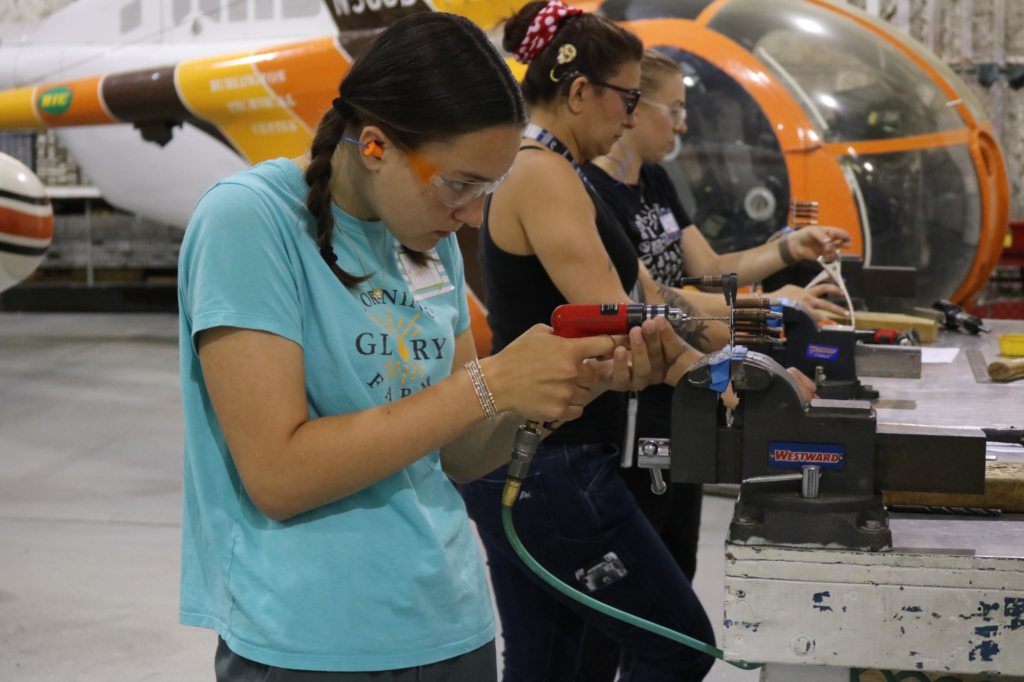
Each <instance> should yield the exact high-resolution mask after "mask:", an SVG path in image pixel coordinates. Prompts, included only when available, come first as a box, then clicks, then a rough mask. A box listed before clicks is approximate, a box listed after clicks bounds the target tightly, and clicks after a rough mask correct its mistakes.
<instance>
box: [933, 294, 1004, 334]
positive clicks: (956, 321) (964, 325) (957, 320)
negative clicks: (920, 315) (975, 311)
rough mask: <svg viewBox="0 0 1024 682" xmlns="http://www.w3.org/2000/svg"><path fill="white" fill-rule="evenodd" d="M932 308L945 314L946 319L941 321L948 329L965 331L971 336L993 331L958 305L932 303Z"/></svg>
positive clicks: (941, 302) (943, 302)
mask: <svg viewBox="0 0 1024 682" xmlns="http://www.w3.org/2000/svg"><path fill="white" fill-rule="evenodd" d="M932 308H934V309H935V310H937V311H939V312H940V313H942V314H943V316H944V317H943V319H942V320H941V324H943V325H945V326H946V329H963V330H964V331H966V332H968V333H971V334H977V333H978V332H985V333H986V334H987V333H989V332H990V331H991V330H990V329H989V328H988V327H986V326H985V325H984V323H982V321H981V319H980V318H977V317H975V316H974V315H968V314H967V313H966V312H964V309H963V308H961V307H960V306H958V305H957V304H956V303H951V302H950V301H936V302H935V303H932Z"/></svg>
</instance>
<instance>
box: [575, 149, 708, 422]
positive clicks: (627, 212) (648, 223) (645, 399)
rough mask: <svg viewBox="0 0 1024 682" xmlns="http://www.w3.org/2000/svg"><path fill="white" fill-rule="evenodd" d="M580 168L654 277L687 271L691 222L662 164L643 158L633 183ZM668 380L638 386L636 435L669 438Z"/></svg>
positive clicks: (673, 279)
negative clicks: (685, 256)
mask: <svg viewBox="0 0 1024 682" xmlns="http://www.w3.org/2000/svg"><path fill="white" fill-rule="evenodd" d="M583 172H584V173H585V174H586V176H587V178H588V179H589V180H590V182H591V183H593V185H594V188H595V189H596V190H597V192H598V194H600V195H601V198H602V199H604V200H605V202H606V203H607V204H608V206H609V207H610V208H611V210H612V211H613V212H614V213H615V215H616V216H618V218H619V222H620V223H622V226H623V227H625V228H626V233H627V234H628V235H629V239H630V241H631V242H633V247H634V248H635V249H636V251H637V253H638V254H639V256H640V260H641V261H642V262H643V264H644V265H646V266H647V269H648V270H650V272H651V276H652V277H653V278H654V281H656V282H661V283H662V284H667V285H668V286H673V287H674V286H678V285H679V284H678V283H679V280H680V279H681V278H682V277H685V276H686V268H685V264H684V263H683V244H682V241H681V238H682V235H683V232H682V231H683V230H685V229H686V228H687V227H688V226H689V225H690V216H688V215H687V214H686V209H684V208H683V205H682V203H681V202H680V201H679V195H678V194H677V193H676V188H675V185H673V184H672V180H671V178H669V176H668V173H667V172H665V169H664V168H662V167H661V166H659V165H657V164H653V163H645V164H644V165H643V166H642V167H641V168H640V182H639V183H638V184H636V185H627V184H625V183H620V182H618V181H616V180H615V179H614V178H612V177H611V176H610V175H608V174H607V173H605V172H604V171H603V170H601V169H600V168H598V167H597V166H595V165H594V164H592V163H588V164H587V165H586V166H584V167H583ZM674 390H675V389H674V388H673V387H672V386H669V385H667V384H657V385H655V386H649V387H648V388H646V389H644V390H643V391H640V394H639V398H638V402H637V415H636V435H637V437H638V438H669V437H671V435H672V392H673V391H674Z"/></svg>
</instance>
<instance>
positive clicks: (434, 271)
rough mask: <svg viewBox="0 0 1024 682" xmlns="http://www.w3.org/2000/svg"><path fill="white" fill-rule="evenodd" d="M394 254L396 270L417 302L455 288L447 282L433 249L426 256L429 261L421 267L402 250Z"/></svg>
mask: <svg viewBox="0 0 1024 682" xmlns="http://www.w3.org/2000/svg"><path fill="white" fill-rule="evenodd" d="M395 254H396V255H397V256H398V269H399V270H400V271H401V272H402V279H404V280H405V283H406V284H408V285H409V289H410V290H411V291H412V293H413V297H414V298H415V299H416V300H417V301H421V300H423V299H425V298H430V297H432V296H437V295H438V294H444V293H447V292H449V291H455V286H454V285H453V284H452V283H451V282H450V281H449V280H448V274H447V273H446V272H445V271H444V265H442V264H441V260H440V259H439V258H438V257H437V253H435V252H434V250H433V249H431V250H430V251H429V252H428V254H427V255H428V256H429V260H428V261H427V262H426V263H424V264H422V265H420V264H419V263H417V262H415V261H414V260H413V259H412V258H410V257H409V254H408V253H406V252H405V250H404V249H401V248H399V249H398V250H396V251H395Z"/></svg>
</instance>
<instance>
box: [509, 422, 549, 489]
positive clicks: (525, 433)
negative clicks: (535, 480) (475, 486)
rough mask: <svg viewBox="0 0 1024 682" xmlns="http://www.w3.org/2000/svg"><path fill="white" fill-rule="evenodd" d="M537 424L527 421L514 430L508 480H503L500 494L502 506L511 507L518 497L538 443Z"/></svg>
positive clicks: (538, 430) (538, 431) (538, 432)
mask: <svg viewBox="0 0 1024 682" xmlns="http://www.w3.org/2000/svg"><path fill="white" fill-rule="evenodd" d="M537 426H538V424H537V422H533V421H528V422H526V423H525V424H523V425H522V426H520V427H519V430H518V431H516V438H515V441H513V443H512V461H511V462H510V463H509V465H508V480H506V481H505V490H504V492H502V494H501V504H502V506H505V507H511V506H512V505H513V504H515V503H516V499H517V498H518V497H519V489H520V488H522V486H523V479H524V478H526V474H527V472H529V471H530V463H531V462H532V461H533V456H534V455H535V454H537V446H538V445H540V429H538V428H537Z"/></svg>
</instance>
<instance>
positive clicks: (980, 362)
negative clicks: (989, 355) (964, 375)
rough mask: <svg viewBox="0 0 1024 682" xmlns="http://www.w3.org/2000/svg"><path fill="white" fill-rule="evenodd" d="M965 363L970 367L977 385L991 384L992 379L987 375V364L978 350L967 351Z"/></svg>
mask: <svg viewBox="0 0 1024 682" xmlns="http://www.w3.org/2000/svg"><path fill="white" fill-rule="evenodd" d="M967 362H969V363H970V365H971V371H972V372H973V373H974V381H975V382H976V383H979V384H991V383H992V377H991V376H989V373H988V363H987V362H985V356H984V355H983V354H982V352H981V351H980V350H969V351H967Z"/></svg>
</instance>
